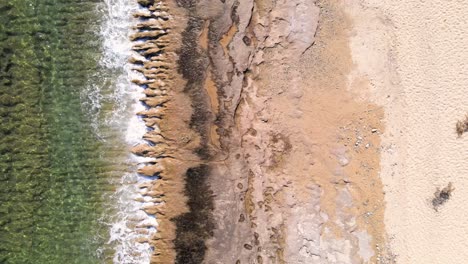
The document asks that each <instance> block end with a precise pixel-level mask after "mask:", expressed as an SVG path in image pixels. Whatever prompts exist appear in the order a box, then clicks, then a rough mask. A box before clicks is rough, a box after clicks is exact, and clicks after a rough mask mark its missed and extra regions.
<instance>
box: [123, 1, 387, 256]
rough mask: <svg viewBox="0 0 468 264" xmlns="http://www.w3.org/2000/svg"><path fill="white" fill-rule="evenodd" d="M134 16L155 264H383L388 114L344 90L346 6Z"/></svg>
mask: <svg viewBox="0 0 468 264" xmlns="http://www.w3.org/2000/svg"><path fill="white" fill-rule="evenodd" d="M139 3H140V4H141V5H142V6H144V7H145V10H144V11H141V12H139V13H137V14H135V16H137V17H138V18H139V20H140V22H139V24H138V25H136V30H137V33H135V35H133V36H132V39H133V40H134V41H135V46H134V49H135V51H136V52H137V53H138V54H139V56H137V57H135V58H133V59H132V60H131V62H132V63H134V64H135V67H136V69H137V70H138V71H139V72H141V73H142V74H143V76H144V78H142V79H139V80H135V83H138V84H140V85H141V86H142V87H143V88H145V94H146V98H142V102H144V103H145V104H146V105H147V110H146V111H144V112H141V113H139V115H140V116H142V117H143V119H144V121H145V122H146V125H147V126H148V127H149V128H151V129H150V131H149V132H148V133H147V134H146V135H145V139H146V140H147V141H148V144H145V145H139V146H136V147H135V148H134V152H135V153H136V154H138V155H142V156H147V157H152V158H156V161H157V162H153V163H151V164H147V166H146V167H143V168H141V169H140V173H141V174H143V175H146V176H157V177H160V179H157V180H155V181H153V182H152V183H151V184H149V185H146V186H142V192H143V193H145V194H146V195H147V196H150V197H152V198H154V199H158V202H157V203H155V205H154V206H150V207H148V208H147V209H146V211H147V213H150V214H156V215H157V219H158V223H159V226H158V233H157V235H156V237H153V238H151V239H150V240H149V241H148V242H149V243H151V244H152V245H154V248H155V252H154V256H153V262H154V263H173V262H175V263H184V264H186V263H209V264H212V263H213V264H214V263H219V264H224V263H239V264H240V263H375V262H376V261H384V260H385V256H386V252H385V246H386V237H385V234H384V229H383V210H384V201H383V192H382V184H381V182H380V179H379V177H378V170H379V148H380V139H379V132H378V131H382V130H383V127H382V124H381V123H380V120H381V118H382V115H383V112H382V110H381V109H380V108H379V107H378V106H376V105H373V104H372V103H370V102H367V101H366V100H356V99H355V96H354V95H353V90H359V89H361V90H362V89H365V88H366V82H365V80H364V81H363V82H362V83H352V84H349V83H348V79H347V76H348V74H349V72H350V71H351V69H352V62H351V58H350V54H349V47H348V35H349V32H348V29H349V28H350V27H351V26H352V21H351V20H350V19H349V18H348V17H347V16H346V15H345V14H344V12H343V8H344V7H343V6H342V5H343V4H342V3H340V2H338V1H336V2H335V1H311V0H296V1H286V0H255V1H254V0H245V1H244V0H243V1H237V0H221V1H220V0H198V1H197V0H177V1H171V0H166V1H163V2H156V1H150V0H147V1H139Z"/></svg>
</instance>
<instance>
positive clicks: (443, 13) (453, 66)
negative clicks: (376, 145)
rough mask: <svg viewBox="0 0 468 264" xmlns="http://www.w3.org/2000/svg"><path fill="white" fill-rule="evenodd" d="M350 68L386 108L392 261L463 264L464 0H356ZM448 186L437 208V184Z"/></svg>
mask: <svg viewBox="0 0 468 264" xmlns="http://www.w3.org/2000/svg"><path fill="white" fill-rule="evenodd" d="M352 6H354V7H355V8H352V11H351V12H350V13H352V16H353V18H354V21H355V22H354V23H355V26H354V29H353V37H352V38H351V47H352V51H353V52H352V54H353V59H354V62H355V63H356V65H357V67H356V74H361V75H365V76H367V78H368V79H369V80H370V81H369V83H370V85H369V87H370V89H369V90H370V97H371V98H373V100H374V101H375V102H376V103H377V104H379V105H382V106H383V107H384V110H385V126H386V129H385V133H384V134H383V135H382V147H381V148H382V152H381V173H380V177H381V179H382V182H383V183H384V190H385V201H386V212H385V224H386V230H387V233H388V235H389V242H390V245H391V248H392V251H393V253H394V254H396V255H397V258H396V260H397V263H464V262H466V260H467V259H468V251H467V250H466V248H467V244H468V240H467V239H466V238H467V237H468V222H467V221H466V212H467V209H468V208H467V207H468V204H467V203H466V202H465V201H466V199H467V196H466V188H467V187H468V186H467V184H468V182H467V180H466V176H467V175H468V163H467V162H466V158H467V154H468V152H467V148H468V140H467V137H466V135H465V136H462V137H458V136H457V134H456V131H455V125H456V123H457V121H458V120H463V119H464V116H465V114H466V113H467V111H468V109H467V105H468V78H467V77H466V71H467V69H468V63H467V62H466V61H467V59H468V52H467V51H466V46H467V45H468V38H467V36H468V23H467V21H466V20H465V19H463V18H462V17H463V14H466V13H467V12H468V3H466V2H463V1H426V2H421V1H359V3H358V2H356V3H353V4H352ZM449 183H452V184H453V188H454V191H453V193H452V196H451V197H450V199H449V200H448V201H447V202H446V203H445V204H443V205H442V206H440V208H437V210H435V208H434V207H433V205H432V200H433V198H434V193H435V192H436V190H437V188H440V189H442V188H444V187H446V186H447V185H448V184H449Z"/></svg>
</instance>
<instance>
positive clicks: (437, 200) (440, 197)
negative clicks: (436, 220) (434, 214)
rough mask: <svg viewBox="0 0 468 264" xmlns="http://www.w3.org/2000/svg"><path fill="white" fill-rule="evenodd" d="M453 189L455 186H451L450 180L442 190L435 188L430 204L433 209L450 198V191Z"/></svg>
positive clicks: (436, 208)
mask: <svg viewBox="0 0 468 264" xmlns="http://www.w3.org/2000/svg"><path fill="white" fill-rule="evenodd" d="M454 190H455V188H453V186H452V183H451V182H450V183H449V184H448V185H447V186H446V187H445V188H443V189H442V190H440V189H439V188H437V190H436V192H435V193H434V198H433V199H432V206H433V207H434V210H436V211H438V209H439V207H440V206H441V205H443V204H444V203H446V202H447V201H448V200H449V199H450V196H452V192H453V191H454Z"/></svg>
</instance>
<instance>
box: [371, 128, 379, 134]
mask: <svg viewBox="0 0 468 264" xmlns="http://www.w3.org/2000/svg"><path fill="white" fill-rule="evenodd" d="M377 131H379V130H377V129H376V128H373V129H372V130H371V132H372V133H377Z"/></svg>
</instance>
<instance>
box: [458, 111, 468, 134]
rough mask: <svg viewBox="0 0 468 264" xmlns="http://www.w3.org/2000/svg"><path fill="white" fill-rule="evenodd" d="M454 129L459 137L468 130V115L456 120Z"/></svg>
mask: <svg viewBox="0 0 468 264" xmlns="http://www.w3.org/2000/svg"><path fill="white" fill-rule="evenodd" d="M456 131H457V134H458V136H459V137H461V135H463V133H465V132H468V115H466V117H465V120H463V121H458V122H457V126H456Z"/></svg>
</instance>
